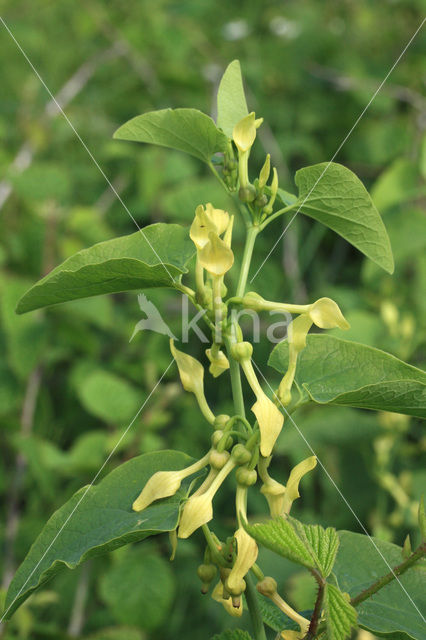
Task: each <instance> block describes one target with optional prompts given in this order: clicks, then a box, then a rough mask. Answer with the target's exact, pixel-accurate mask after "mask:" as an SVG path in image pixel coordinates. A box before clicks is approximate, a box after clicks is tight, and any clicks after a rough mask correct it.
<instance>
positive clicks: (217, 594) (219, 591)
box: [212, 580, 243, 618]
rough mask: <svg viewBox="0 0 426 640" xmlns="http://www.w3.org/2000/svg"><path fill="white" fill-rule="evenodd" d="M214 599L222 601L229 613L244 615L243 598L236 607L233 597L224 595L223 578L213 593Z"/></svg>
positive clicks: (236, 616) (236, 615)
mask: <svg viewBox="0 0 426 640" xmlns="http://www.w3.org/2000/svg"><path fill="white" fill-rule="evenodd" d="M212 598H213V600H216V602H220V604H222V605H223V606H224V608H225V610H226V611H227V612H228V613H229V615H231V616H233V617H235V618H240V617H241V616H242V615H243V600H241V604H240V606H239V607H234V606H233V604H232V598H231V597H229V598H226V599H225V598H224V597H223V584H222V582H221V580H219V582H218V583H217V585H216V586H215V588H214V589H213V593H212Z"/></svg>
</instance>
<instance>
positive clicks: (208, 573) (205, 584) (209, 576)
mask: <svg viewBox="0 0 426 640" xmlns="http://www.w3.org/2000/svg"><path fill="white" fill-rule="evenodd" d="M216 573H217V568H216V567H215V565H214V564H200V566H199V567H198V569H197V576H198V577H199V578H200V580H201V583H202V587H201V593H207V591H208V590H209V586H210V583H211V582H212V580H214V577H215V575H216Z"/></svg>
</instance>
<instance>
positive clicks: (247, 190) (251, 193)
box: [238, 184, 256, 202]
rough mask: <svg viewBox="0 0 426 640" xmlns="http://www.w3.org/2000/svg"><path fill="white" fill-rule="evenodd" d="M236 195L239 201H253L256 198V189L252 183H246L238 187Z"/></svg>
mask: <svg viewBox="0 0 426 640" xmlns="http://www.w3.org/2000/svg"><path fill="white" fill-rule="evenodd" d="M238 197H239V199H240V200H241V202H253V200H254V199H255V198H256V189H255V188H254V186H253V185H252V184H247V185H245V186H243V187H240V189H239V191H238Z"/></svg>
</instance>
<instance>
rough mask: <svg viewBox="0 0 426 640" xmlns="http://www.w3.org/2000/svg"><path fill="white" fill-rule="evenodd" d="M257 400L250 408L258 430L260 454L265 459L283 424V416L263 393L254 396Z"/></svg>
mask: <svg viewBox="0 0 426 640" xmlns="http://www.w3.org/2000/svg"><path fill="white" fill-rule="evenodd" d="M256 397H257V400H256V402H255V403H254V405H253V406H252V408H251V410H252V411H253V413H254V415H255V416H256V419H257V421H258V423H259V429H260V453H261V454H262V456H264V457H265V458H267V457H268V456H270V455H271V453H272V449H273V447H274V444H275V441H276V439H277V438H278V436H279V434H280V432H281V429H282V426H283V424H284V416H283V415H282V413H281V412H280V411H279V409H278V408H277V407H276V406H275V405H274V403H273V402H272V400H270V399H269V398H268V396H267V395H265V394H264V393H263V391H258V392H257V394H256Z"/></svg>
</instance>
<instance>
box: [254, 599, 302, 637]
mask: <svg viewBox="0 0 426 640" xmlns="http://www.w3.org/2000/svg"><path fill="white" fill-rule="evenodd" d="M257 600H258V603H259V609H260V613H261V614H262V619H263V622H264V623H265V624H267V625H268V627H270V628H271V629H273V630H274V631H277V632H278V631H282V630H283V629H292V630H293V631H298V630H299V625H298V624H297V622H295V621H294V620H292V619H291V618H289V617H288V616H286V615H285V613H283V612H282V611H281V609H278V607H277V606H276V605H275V604H274V603H273V602H271V600H269V598H266V597H265V596H262V595H261V594H260V593H258V594H257ZM301 615H303V616H304V617H305V618H309V617H310V616H311V615H312V612H311V611H309V612H306V611H304V612H302V614H301Z"/></svg>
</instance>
